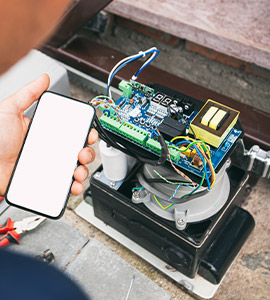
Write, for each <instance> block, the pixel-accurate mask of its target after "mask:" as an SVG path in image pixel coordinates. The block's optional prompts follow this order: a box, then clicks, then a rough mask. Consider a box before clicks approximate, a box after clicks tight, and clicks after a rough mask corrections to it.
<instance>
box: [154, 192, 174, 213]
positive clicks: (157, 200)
mask: <svg viewBox="0 0 270 300" xmlns="http://www.w3.org/2000/svg"><path fill="white" fill-rule="evenodd" d="M153 196H154V199H155V200H156V202H157V203H158V205H159V206H160V207H161V208H162V209H164V210H165V209H167V208H169V207H171V206H173V205H174V203H172V204H169V205H168V206H166V207H164V206H163V205H162V204H161V203H160V202H159V201H158V199H157V197H156V195H153Z"/></svg>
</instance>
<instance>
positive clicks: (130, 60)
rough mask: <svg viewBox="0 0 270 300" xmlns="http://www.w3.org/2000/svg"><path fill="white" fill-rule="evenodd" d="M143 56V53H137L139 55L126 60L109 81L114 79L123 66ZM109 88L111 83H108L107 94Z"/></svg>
mask: <svg viewBox="0 0 270 300" xmlns="http://www.w3.org/2000/svg"><path fill="white" fill-rule="evenodd" d="M142 56H143V54H139V55H137V56H135V57H133V58H131V59H129V60H127V61H126V62H124V63H123V64H122V65H120V66H119V67H118V68H117V69H116V70H115V71H114V72H113V73H112V75H111V78H110V80H109V82H111V81H112V79H113V77H114V75H115V74H116V73H117V72H118V71H120V70H121V69H122V68H123V67H125V66H126V65H127V64H129V63H131V62H132V61H134V60H136V59H139V58H141V57H142ZM108 90H109V85H108V84H107V94H108Z"/></svg>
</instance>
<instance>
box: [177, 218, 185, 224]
mask: <svg viewBox="0 0 270 300" xmlns="http://www.w3.org/2000/svg"><path fill="white" fill-rule="evenodd" d="M177 224H178V225H179V226H184V225H185V224H186V223H185V220H184V219H178V220H177Z"/></svg>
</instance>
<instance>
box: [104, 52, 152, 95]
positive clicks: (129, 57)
mask: <svg viewBox="0 0 270 300" xmlns="http://www.w3.org/2000/svg"><path fill="white" fill-rule="evenodd" d="M153 50H157V48H156V47H152V48H149V49H147V50H145V51H139V52H138V53H137V54H134V55H131V56H128V57H125V58H124V59H122V60H120V61H119V62H118V63H117V64H116V65H115V66H114V67H113V69H112V70H111V72H110V74H109V76H108V81H107V86H108V87H109V89H108V96H109V98H110V99H112V94H111V91H110V82H111V80H112V78H111V76H112V74H113V73H114V71H115V70H116V69H117V68H118V67H119V66H120V65H121V64H123V63H125V62H126V61H128V60H130V59H132V58H135V57H142V56H143V57H145V55H146V54H148V52H151V51H153ZM155 55H156V53H155V52H154V53H153V54H152V55H151V56H150V57H149V59H147V61H145V62H144V64H143V65H142V66H141V67H140V69H142V68H143V67H144V66H145V65H147V63H148V61H150V60H151V59H152V58H154V56H155ZM133 78H135V79H133ZM132 79H133V80H136V79H137V77H136V76H135V75H133V76H132Z"/></svg>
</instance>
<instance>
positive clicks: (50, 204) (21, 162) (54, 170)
mask: <svg viewBox="0 0 270 300" xmlns="http://www.w3.org/2000/svg"><path fill="white" fill-rule="evenodd" d="M94 117H95V109H94V108H93V107H92V106H91V105H90V104H88V103H84V102H82V101H79V100H75V99H72V98H68V97H66V96H62V95H59V94H56V93H53V92H45V93H43V94H42V95H41V97H40V98H39V100H38V103H37V107H36V110H35V113H34V116H33V118H32V120H31V123H30V125H29V129H28V132H27V135H26V137H25V139H24V143H23V146H22V148H21V151H20V153H19V156H18V160H17V162H16V164H15V168H14V171H13V174H12V177H11V180H10V182H9V185H8V189H7V193H6V201H7V202H8V204H10V205H13V206H16V207H18V208H22V209H26V210H28V211H31V212H34V213H36V214H40V215H43V216H46V217H49V218H53V219H58V218H60V217H61V216H62V214H63V213H64V210H65V206H66V203H67V200H68V197H69V194H70V189H71V185H72V183H73V181H74V178H73V173H74V170H75V168H76V167H77V166H78V165H79V162H78V153H79V152H80V150H81V149H82V148H83V147H85V146H86V143H87V137H88V134H89V132H90V129H91V126H92V122H93V120H94Z"/></svg>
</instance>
